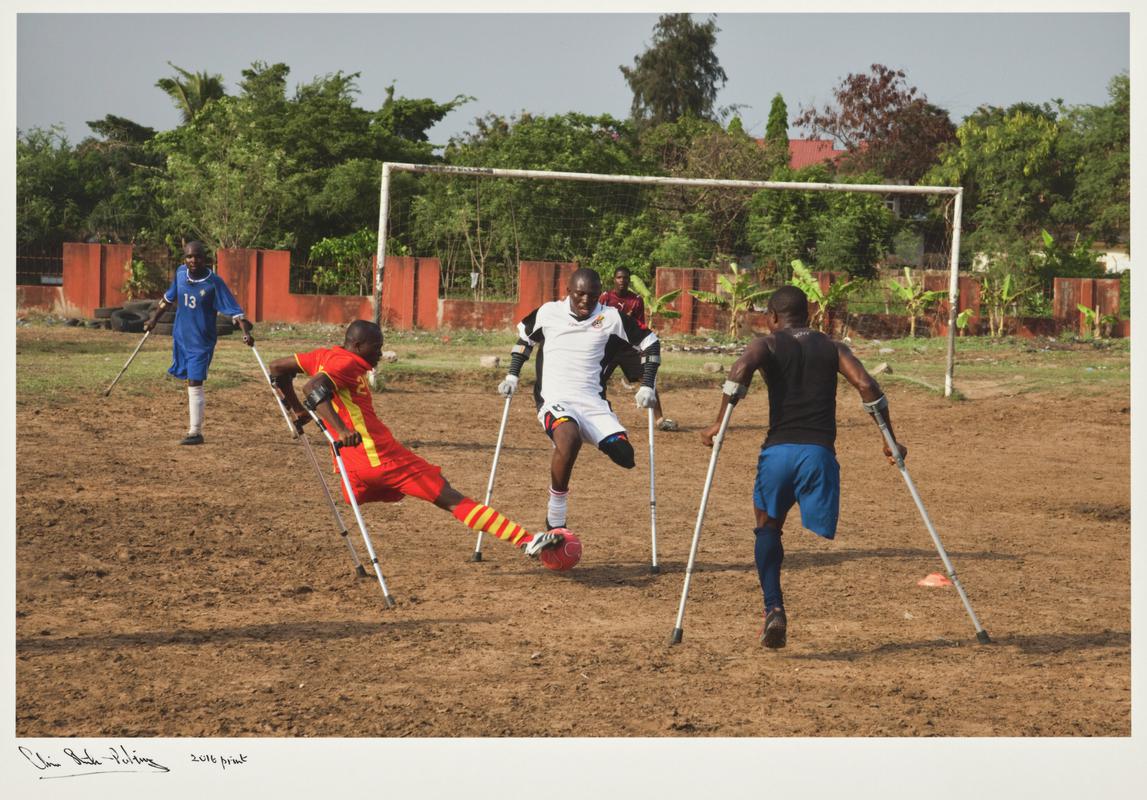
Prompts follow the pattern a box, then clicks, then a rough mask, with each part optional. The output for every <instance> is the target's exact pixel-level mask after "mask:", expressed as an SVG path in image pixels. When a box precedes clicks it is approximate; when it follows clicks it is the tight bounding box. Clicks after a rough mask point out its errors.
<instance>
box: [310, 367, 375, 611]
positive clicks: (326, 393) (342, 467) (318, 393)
mask: <svg viewBox="0 0 1147 800" xmlns="http://www.w3.org/2000/svg"><path fill="white" fill-rule="evenodd" d="M330 397H331V395H330V390H329V389H328V388H327V387H326V386H325V385H324V386H320V387H319V388H317V389H315V390H314V391H312V392H311V393H310V394H309V395H307V398H306V400H304V401H303V406H304V407H305V408H306V409H307V413H308V414H310V415H311V419H313V420H314V421H315V424H316V425H318V426H319V430H321V431H322V432H323V435H325V436H326V437H327V441H328V442H330V445H331V449H332V450H334V454H335V463H336V464H338V467H339V474H340V475H341V476H342V479H343V489H345V490H346V496H347V500H348V501H349V502H350V507H351V509H352V510H353V511H354V518H355V520H356V521H357V522H358V529H359V530H360V531H361V532H362V541H363V543H364V544H365V545H366V552H367V554H368V555H369V556H370V563H371V564H372V565H373V566H374V574H375V575H377V576H378V585H379V586H380V587H382V597H383V599H384V600H385V601H386V607H387V608H394V598H393V597H391V596H390V590H389V589H387V588H386V580H385V579H384V578H383V577H382V569H381V567H379V565H378V556H376V555H375V554H374V545H372V544H371V543H370V534H369V533H367V531H366V522H364V521H363V518H362V511H360V510H359V507H358V501H357V500H355V499H354V488H353V487H352V486H351V485H350V476H349V475H347V471H346V464H344V463H343V457H342V453H341V452H340V451H341V450H342V445H341V444H340V443H339V442H338V440H336V439H335V437H334V436H332V435H331V432H330V431H329V430H327V425H326V423H325V422H323V420H322V418H321V417H319V415H318V414H316V413H315V408H316V407H317V406H318V405H319V403H322V402H324V401H326V400H330Z"/></svg>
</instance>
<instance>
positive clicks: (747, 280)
mask: <svg viewBox="0 0 1147 800" xmlns="http://www.w3.org/2000/svg"><path fill="white" fill-rule="evenodd" d="M689 293H690V294H691V295H693V296H694V297H696V298H697V299H698V300H700V301H702V302H704V303H711V304H712V305H715V306H717V307H718V308H722V309H724V310H726V311H728V312H729V331H728V333H729V336H730V337H735V336H736V335H737V332H738V331H739V330H740V329H741V321H742V320H743V319H744V318H745V314H747V313H748V312H749V311H751V310H752V309H753V307H754V306H755V305H757V304H758V303H759V302H761V301H762V300H766V299H767V298H768V297H769V295H771V294H772V293H773V290H771V289H762V288H761V286H760V285H759V284H758V283H757V282H756V280H755V279H754V278H753V273H752V272H750V271H749V270H743V269H740V268H739V267H738V266H737V263H736V262H735V261H734V262H730V263H729V274H728V275H718V276H717V291H715V292H706V291H702V290H700V289H691V290H690V291H689Z"/></svg>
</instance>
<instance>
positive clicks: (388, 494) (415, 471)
mask: <svg viewBox="0 0 1147 800" xmlns="http://www.w3.org/2000/svg"><path fill="white" fill-rule="evenodd" d="M360 452H361V451H360ZM379 456H380V458H381V463H380V464H379V465H378V466H377V467H372V466H370V464H369V463H368V462H367V461H366V459H365V458H364V459H362V460H361V461H360V460H359V459H357V458H355V459H353V460H352V459H347V458H345V457H344V458H343V464H344V465H345V466H346V471H347V477H348V478H350V485H351V487H352V488H353V489H354V499H355V500H357V501H358V502H359V503H376V502H382V503H397V502H398V501H399V500H401V499H402V498H403V497H406V496H407V495H410V496H411V497H417V498H419V499H421V500H425V501H426V502H428V503H433V502H434V501H435V500H437V499H438V496H439V495H440V494H442V489H443V488H444V487H445V486H446V479H445V478H443V477H442V468H441V467H439V466H438V465H437V464H431V463H430V462H429V461H427V460H426V459H425V458H423V457H422V456H419V455H415V454H414V453H412V452H410V451H409V450H407V449H406V448H405V447H403V446H402V445H400V444H399V443H398V442H392V443H391V444H390V445H389V446H388V447H387V448H386V450H385V451H383V452H380V453H379ZM340 483H341V481H340ZM343 499H344V500H346V499H347V496H346V487H345V486H344V487H343ZM347 502H350V501H349V500H348V501H347Z"/></svg>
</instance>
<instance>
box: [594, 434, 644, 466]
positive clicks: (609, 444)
mask: <svg viewBox="0 0 1147 800" xmlns="http://www.w3.org/2000/svg"><path fill="white" fill-rule="evenodd" d="M597 449H598V450H600V451H601V452H603V453H605V454H606V455H607V456H609V458H610V460H611V461H612V462H613V463H614V464H617V465H618V466H619V467H625V468H626V469H633V468H634V466H636V464H635V462H634V460H633V445H631V444H630V443H629V437H628V436H626V435H625V434H624V433H615V434H613V435H612V436H607V437H605V438H604V439H602V440H601V443H600V444H599V445H598V446H597Z"/></svg>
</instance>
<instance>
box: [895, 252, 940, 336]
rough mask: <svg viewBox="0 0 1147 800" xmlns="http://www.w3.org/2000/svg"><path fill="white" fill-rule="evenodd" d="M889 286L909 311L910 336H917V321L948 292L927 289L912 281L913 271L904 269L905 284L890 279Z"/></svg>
mask: <svg viewBox="0 0 1147 800" xmlns="http://www.w3.org/2000/svg"><path fill="white" fill-rule="evenodd" d="M888 286H889V287H890V288H891V289H892V291H893V293H894V294H895V295H896V298H897V299H898V300H900V301H901V302H902V303H904V306H905V307H906V308H907V309H908V318H909V321H908V335H909V336H910V337H915V336H916V320H918V319H919V318H920V317H922V316H924V314H925V313H927V311H928V309H929V308H931V307H932V306H934V305H936V303H938V302H940V300H942V299H943V298H944V295H945V294H946V292H944V291H942V290H939V289H925V288H924V284H922V283H916V282H915V281H913V280H912V270H910V269H909V268H908V267H905V268H904V283H903V284H901V283H900V282H899V281H897V280H895V279H893V278H890V279H889V280H888Z"/></svg>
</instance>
